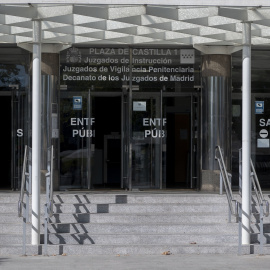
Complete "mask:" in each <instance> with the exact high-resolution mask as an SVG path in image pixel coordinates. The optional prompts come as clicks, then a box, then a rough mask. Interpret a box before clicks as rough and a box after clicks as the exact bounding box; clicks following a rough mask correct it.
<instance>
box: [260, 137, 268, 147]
mask: <svg viewBox="0 0 270 270" xmlns="http://www.w3.org/2000/svg"><path fill="white" fill-rule="evenodd" d="M257 148H269V139H257Z"/></svg>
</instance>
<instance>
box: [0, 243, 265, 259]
mask: <svg viewBox="0 0 270 270" xmlns="http://www.w3.org/2000/svg"><path fill="white" fill-rule="evenodd" d="M44 251H45V247H44V245H39V246H32V245H27V246H26V254H28V255H42V254H43V255H44V254H45V253H44ZM168 251H169V252H170V254H209V253H211V254H237V252H238V245H237V244H233V245H223V244H220V245H197V244H188V245H48V255H50V256H52V255H63V254H64V255H67V256H68V255H89V254H94V255H132V254H137V255H140V254H142V255H161V254H164V252H168ZM250 251H251V254H259V245H250V246H249V245H248V246H243V247H242V254H243V255H245V254H250ZM263 251H264V254H268V255H269V254H270V245H266V246H264V248H263ZM0 255H22V245H0Z"/></svg>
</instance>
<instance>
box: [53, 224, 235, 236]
mask: <svg viewBox="0 0 270 270" xmlns="http://www.w3.org/2000/svg"><path fill="white" fill-rule="evenodd" d="M237 228H238V224H237V223H228V224H207V225H205V224H171V223H168V224H156V223H153V224H140V223H139V224H128V225H127V224H122V223H119V224H106V223H105V224H103V223H99V224H91V223H73V224H70V223H67V224H64V223H58V224H57V223H55V224H49V226H48V231H49V232H50V233H93V234H99V233H102V234H114V233H115V234H122V233H134V234H135V233H138V234H147V233H150V234H159V233H170V234H173V233H176V234H184V233H190V234H191V233H195V234H200V233H202V234H204V233H213V232H218V233H219V234H223V233H224V234H234V233H236V234H237V232H238V230H237Z"/></svg>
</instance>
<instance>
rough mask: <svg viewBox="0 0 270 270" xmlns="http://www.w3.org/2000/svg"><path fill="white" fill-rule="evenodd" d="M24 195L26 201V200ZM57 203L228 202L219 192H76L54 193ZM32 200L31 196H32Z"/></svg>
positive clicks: (11, 199)
mask: <svg viewBox="0 0 270 270" xmlns="http://www.w3.org/2000/svg"><path fill="white" fill-rule="evenodd" d="M25 198H26V197H24V201H25ZM40 198H41V203H45V201H46V197H45V195H44V194H41V196H40ZM53 198H54V202H55V203H96V204H98V203H111V204H114V203H116V204H118V203H120V204H121V203H143V204H145V203H148V204H151V203H191V202H194V201H196V202H204V203H227V198H226V196H225V195H224V194H223V195H218V194H211V195H210V196H209V194H200V193H195V194H179V193H177V194H174V193H170V194H157V193H153V194H151V193H146V194H143V193H133V192H127V193H124V194H123V193H120V194H108V193H105V194H95V193H91V192H89V193H85V194H83V193H75V194H61V193H54V197H53ZM18 200H19V193H15V194H2V195H1V196H0V203H17V202H18ZM30 200H31V196H30Z"/></svg>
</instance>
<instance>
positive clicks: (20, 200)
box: [18, 145, 27, 217]
mask: <svg viewBox="0 0 270 270" xmlns="http://www.w3.org/2000/svg"><path fill="white" fill-rule="evenodd" d="M26 163H27V145H26V146H25V148H24V158H23V171H22V181H21V191H20V197H19V201H18V217H22V205H23V198H24V192H25V189H24V186H25V179H26V177H25V171H26Z"/></svg>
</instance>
